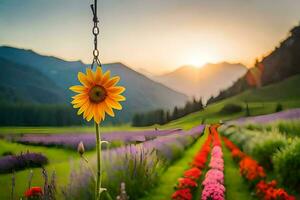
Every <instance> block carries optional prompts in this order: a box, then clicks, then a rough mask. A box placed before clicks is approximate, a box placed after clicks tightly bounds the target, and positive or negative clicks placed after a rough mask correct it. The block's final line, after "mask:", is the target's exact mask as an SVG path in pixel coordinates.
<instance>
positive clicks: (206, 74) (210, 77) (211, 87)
mask: <svg viewBox="0 0 300 200" xmlns="http://www.w3.org/2000/svg"><path fill="white" fill-rule="evenodd" d="M246 69H247V68H246V67H245V66H244V65H242V64H240V63H229V62H220V63H207V64H205V65H203V66H202V67H200V68H197V67H194V66H192V65H184V66H181V67H179V68H177V69H176V70H174V71H172V72H169V73H166V74H163V75H160V76H156V77H154V79H155V80H156V81H159V82H161V83H163V84H165V85H167V86H169V87H170V88H173V89H174V90H176V91H179V92H181V93H184V94H186V95H188V96H190V97H203V98H204V99H205V100H206V99H208V98H209V97H210V96H212V95H216V94H218V92H219V91H220V90H222V89H226V87H229V86H230V85H232V83H233V82H234V81H236V80H237V79H238V78H240V77H241V76H242V75H244V74H245V72H246Z"/></svg>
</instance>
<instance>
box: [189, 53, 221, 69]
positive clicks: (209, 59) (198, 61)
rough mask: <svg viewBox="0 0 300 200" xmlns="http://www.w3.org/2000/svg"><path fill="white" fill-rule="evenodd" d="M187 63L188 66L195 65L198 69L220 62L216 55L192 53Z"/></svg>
mask: <svg viewBox="0 0 300 200" xmlns="http://www.w3.org/2000/svg"><path fill="white" fill-rule="evenodd" d="M186 62H187V64H188V65H193V66H195V67H197V68H201V67H203V66H204V65H205V64H206V63H213V62H218V59H217V56H216V55H215V54H210V53H209V52H206V53H198V52H197V53H195V52H193V53H191V54H189V55H188V56H187V59H186Z"/></svg>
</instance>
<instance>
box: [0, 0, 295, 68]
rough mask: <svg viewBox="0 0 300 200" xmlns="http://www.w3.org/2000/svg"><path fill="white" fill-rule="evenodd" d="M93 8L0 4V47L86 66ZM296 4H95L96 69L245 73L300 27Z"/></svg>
mask: <svg viewBox="0 0 300 200" xmlns="http://www.w3.org/2000/svg"><path fill="white" fill-rule="evenodd" d="M91 3H93V1H92V0H0V45H9V46H14V47H19V48H25V49H32V50H34V51H36V52H38V53H41V54H46V55H52V56H56V57H60V58H63V59H66V60H82V61H84V62H85V63H90V62H91V60H92V49H93V37H92V33H91V29H92V12H91V9H90V4H91ZM299 8H300V1H299V0H284V1H283V0H185V1H183V0H98V17H99V20H100V36H99V49H100V60H101V62H102V63H109V62H123V63H125V64H127V65H129V66H130V67H132V68H134V69H137V70H140V69H143V70H145V71H148V72H151V73H153V74H160V73H164V72H167V71H171V70H174V69H176V68H178V67H180V66H182V65H195V66H201V65H203V64H205V63H207V62H210V63H216V62H222V61H228V62H241V63H243V64H245V65H246V66H248V67H251V66H252V65H253V63H254V60H255V59H256V58H261V57H262V56H263V55H267V54H268V53H269V52H270V51H271V50H273V49H274V48H275V47H276V46H278V45H279V43H280V41H281V40H283V39H285V38H286V37H287V36H288V32H289V30H290V29H291V28H292V27H293V26H295V25H297V24H299V22H300V12H299Z"/></svg>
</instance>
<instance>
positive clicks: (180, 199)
mask: <svg viewBox="0 0 300 200" xmlns="http://www.w3.org/2000/svg"><path fill="white" fill-rule="evenodd" d="M172 199H174V200H191V199H192V194H191V189H189V188H186V189H180V190H177V191H175V192H174V193H173V195H172Z"/></svg>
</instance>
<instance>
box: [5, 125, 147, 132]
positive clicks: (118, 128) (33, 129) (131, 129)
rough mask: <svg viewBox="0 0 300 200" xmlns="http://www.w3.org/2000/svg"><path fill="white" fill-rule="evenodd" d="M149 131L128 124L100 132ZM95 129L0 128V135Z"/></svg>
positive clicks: (72, 127) (110, 127)
mask: <svg viewBox="0 0 300 200" xmlns="http://www.w3.org/2000/svg"><path fill="white" fill-rule="evenodd" d="M144 129H149V127H144V128H143V127H141V128H140V127H132V126H130V125H129V124H126V125H120V126H102V127H101V129H100V130H101V131H102V132H112V131H124V130H126V131H129V130H130V131H134V130H144ZM94 131H95V128H94V127H93V126H68V127H0V135H1V134H2V135H3V134H26V133H30V134H38V133H41V134H42V133H45V134H48V133H52V134H60V133H93V132H94Z"/></svg>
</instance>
